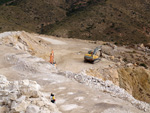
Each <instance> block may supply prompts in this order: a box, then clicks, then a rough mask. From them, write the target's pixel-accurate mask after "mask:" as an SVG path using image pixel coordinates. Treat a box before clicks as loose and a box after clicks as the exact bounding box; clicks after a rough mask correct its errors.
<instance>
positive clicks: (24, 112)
mask: <svg viewBox="0 0 150 113" xmlns="http://www.w3.org/2000/svg"><path fill="white" fill-rule="evenodd" d="M48 98H49V97H47V96H46V94H45V93H42V92H40V85H38V84H37V83H36V82H35V81H31V80H21V81H8V80H7V78H6V77H5V76H3V75H0V113H16V112H17V113H60V112H59V110H58V109H57V107H56V105H55V104H53V103H51V102H50V100H49V99H48Z"/></svg>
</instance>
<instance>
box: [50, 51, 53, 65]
mask: <svg viewBox="0 0 150 113" xmlns="http://www.w3.org/2000/svg"><path fill="white" fill-rule="evenodd" d="M50 63H51V64H53V63H54V51H53V50H52V51H51V54H50Z"/></svg>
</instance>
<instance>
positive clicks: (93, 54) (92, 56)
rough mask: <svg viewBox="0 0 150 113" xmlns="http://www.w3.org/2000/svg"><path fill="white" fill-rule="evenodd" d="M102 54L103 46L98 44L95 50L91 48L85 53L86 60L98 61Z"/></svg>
mask: <svg viewBox="0 0 150 113" xmlns="http://www.w3.org/2000/svg"><path fill="white" fill-rule="evenodd" d="M101 56H102V46H98V47H96V48H95V49H94V51H92V50H90V51H88V53H87V54H85V55H84V62H90V63H93V64H94V63H97V62H99V61H100V59H101V58H100V57H101Z"/></svg>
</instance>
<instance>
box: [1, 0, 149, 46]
mask: <svg viewBox="0 0 150 113" xmlns="http://www.w3.org/2000/svg"><path fill="white" fill-rule="evenodd" d="M149 4H150V2H149V1H147V0H142V1H141V0H132V1H130V0H126V1H125V0H123V1H122V0H115V1H111V0H65V1H64V0H55V1H52V0H33V1H32V2H31V1H30V0H2V1H1V2H0V32H2V31H6V30H26V31H30V32H32V31H34V32H38V33H46V34H51V35H55V36H58V37H60V36H62V37H69V38H81V39H89V40H103V41H112V42H115V43H116V44H133V43H147V42H149V41H150V21H149V18H148V17H149V16H150V7H149V6H150V5H149Z"/></svg>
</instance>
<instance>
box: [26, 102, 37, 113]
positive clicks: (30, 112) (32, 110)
mask: <svg viewBox="0 0 150 113" xmlns="http://www.w3.org/2000/svg"><path fill="white" fill-rule="evenodd" d="M39 112H40V109H39V107H38V106H36V105H32V104H31V105H29V106H28V107H27V109H26V113H39Z"/></svg>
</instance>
